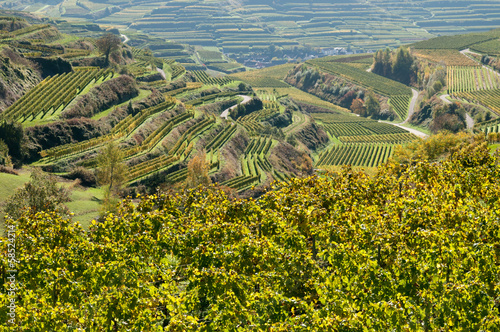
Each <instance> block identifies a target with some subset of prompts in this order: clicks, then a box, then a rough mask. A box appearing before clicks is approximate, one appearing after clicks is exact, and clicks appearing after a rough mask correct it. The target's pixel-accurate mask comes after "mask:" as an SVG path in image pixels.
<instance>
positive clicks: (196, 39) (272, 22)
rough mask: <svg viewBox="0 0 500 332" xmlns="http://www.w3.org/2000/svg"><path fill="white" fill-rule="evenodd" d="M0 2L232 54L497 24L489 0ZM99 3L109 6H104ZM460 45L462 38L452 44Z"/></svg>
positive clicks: (361, 44)
mask: <svg viewBox="0 0 500 332" xmlns="http://www.w3.org/2000/svg"><path fill="white" fill-rule="evenodd" d="M125 4H126V5H127V6H123V5H125ZM0 6H3V7H4V8H9V9H14V10H24V11H30V12H36V13H39V14H45V15H47V16H56V17H63V18H69V19H72V20H73V19H75V18H84V19H89V20H94V21H95V22H98V23H99V24H103V25H107V26H117V27H119V28H121V29H125V28H127V27H129V28H132V29H137V30H141V31H143V32H145V33H148V34H153V35H156V36H159V37H161V38H164V39H169V40H174V41H178V42H182V43H189V44H195V45H204V46H218V47H220V48H224V51H225V52H228V53H234V54H238V47H240V46H246V49H245V50H244V52H245V51H252V50H253V51H255V50H258V48H259V47H264V48H267V47H268V46H269V45H271V44H273V45H275V46H277V47H294V46H305V45H307V46H310V47H352V48H354V49H357V50H376V49H379V48H384V47H386V46H390V47H397V46H399V45H403V44H407V43H411V42H415V41H420V40H423V39H428V38H431V37H435V36H439V35H447V34H457V33H467V32H474V31H477V32H479V31H486V30H488V29H491V28H496V27H500V20H499V18H500V6H498V4H497V3H496V2H494V1H488V2H487V3H485V2H484V1H479V0H467V1H465V0H463V1H448V2H439V3H436V2H433V1H414V2H411V6H409V5H408V3H406V2H394V1H386V0H383V1H375V0H368V1H362V0H355V1H352V2H347V3H346V2H338V1H333V2H332V1H330V2H324V1H322V2H318V1H313V2H311V1H304V2H297V1H290V0H288V1H280V2H279V6H278V5H276V4H275V3H273V2H269V3H266V4H265V5H255V4H253V3H251V2H228V3H227V5H222V6H221V3H220V2H219V1H205V0H192V1H164V2H160V1H156V0H145V1H141V2H140V3H136V4H134V3H132V2H130V5H129V3H128V2H126V1H108V2H107V3H106V4H103V3H102V2H98V1H95V2H94V1H90V0H84V1H74V0H70V1H65V2H63V3H57V4H47V3H46V2H42V1H40V2H35V3H33V2H31V1H28V0H25V1H23V0H21V1H17V2H12V1H5V0H4V1H0ZM118 6H121V7H118ZM106 8H107V9H108V10H109V12H105V10H106ZM256 18H258V19H256ZM484 41H485V40H484ZM463 46H467V43H465V44H462V43H458V44H456V47H463ZM423 48H429V47H428V45H424V47H423ZM431 48H443V47H440V45H437V46H436V45H434V46H433V47H431ZM445 48H446V47H445ZM241 50H243V49H241Z"/></svg>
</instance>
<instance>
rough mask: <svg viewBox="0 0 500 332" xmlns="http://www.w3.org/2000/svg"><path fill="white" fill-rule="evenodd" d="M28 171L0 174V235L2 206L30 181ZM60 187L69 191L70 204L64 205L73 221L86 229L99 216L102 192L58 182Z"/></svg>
mask: <svg viewBox="0 0 500 332" xmlns="http://www.w3.org/2000/svg"><path fill="white" fill-rule="evenodd" d="M30 175H31V173H30V171H29V170H21V171H19V175H12V174H7V173H0V184H1V185H0V202H1V203H0V210H1V215H0V234H3V231H4V230H5V227H4V217H5V216H4V212H3V208H4V207H3V205H4V203H5V202H6V201H7V200H8V199H9V197H10V196H11V195H12V194H14V192H15V191H16V189H18V188H21V187H22V186H23V185H24V184H25V183H27V182H29V181H30ZM59 183H60V185H61V186H63V187H65V188H68V189H70V199H71V201H70V202H67V203H65V205H66V206H67V207H68V209H69V210H70V211H71V212H72V213H73V214H74V215H73V220H74V221H77V222H79V223H80V224H81V225H82V226H83V228H84V229H87V228H88V226H89V224H90V222H91V221H92V220H93V219H94V218H97V217H98V216H99V208H100V206H101V203H100V202H101V198H102V197H103V196H104V191H103V190H102V189H99V188H84V187H81V186H73V182H67V181H65V182H63V181H60V182H59Z"/></svg>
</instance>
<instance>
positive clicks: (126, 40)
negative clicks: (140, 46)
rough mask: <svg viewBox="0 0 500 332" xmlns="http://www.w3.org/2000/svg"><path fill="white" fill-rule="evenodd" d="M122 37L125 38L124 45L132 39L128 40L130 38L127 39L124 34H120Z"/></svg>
mask: <svg viewBox="0 0 500 332" xmlns="http://www.w3.org/2000/svg"><path fill="white" fill-rule="evenodd" d="M120 36H121V37H122V38H123V43H124V44H125V43H126V42H128V41H129V40H130V38H128V37H127V36H126V35H124V34H123V33H120Z"/></svg>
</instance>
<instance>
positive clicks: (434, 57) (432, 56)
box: [413, 49, 478, 66]
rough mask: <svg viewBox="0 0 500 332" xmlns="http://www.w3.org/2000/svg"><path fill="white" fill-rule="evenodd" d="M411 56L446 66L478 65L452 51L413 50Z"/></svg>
mask: <svg viewBox="0 0 500 332" xmlns="http://www.w3.org/2000/svg"><path fill="white" fill-rule="evenodd" d="M413 55H416V56H418V57H420V58H424V59H427V60H429V61H432V62H437V63H443V64H445V65H447V66H478V63H477V62H476V61H474V60H471V59H470V58H468V57H467V56H465V55H463V54H462V53H460V52H459V51H458V50H453V49H444V50H443V49H439V50H438V49H415V50H414V51H413Z"/></svg>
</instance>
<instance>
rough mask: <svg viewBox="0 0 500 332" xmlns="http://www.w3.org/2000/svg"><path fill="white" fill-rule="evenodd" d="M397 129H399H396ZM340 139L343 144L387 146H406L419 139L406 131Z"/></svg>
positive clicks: (342, 137)
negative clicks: (380, 144) (379, 144)
mask: <svg viewBox="0 0 500 332" xmlns="http://www.w3.org/2000/svg"><path fill="white" fill-rule="evenodd" d="M396 128H397V127H396ZM338 139H339V140H340V141H341V142H342V143H366V142H368V143H386V144H405V143H408V142H411V141H413V140H415V139H417V136H415V135H413V134H412V133H409V132H407V131H405V132H404V133H397V134H382V135H369V136H367V135H359V136H340V137H338Z"/></svg>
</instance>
